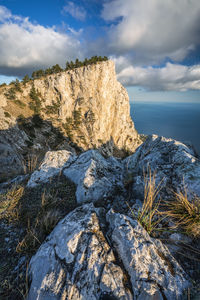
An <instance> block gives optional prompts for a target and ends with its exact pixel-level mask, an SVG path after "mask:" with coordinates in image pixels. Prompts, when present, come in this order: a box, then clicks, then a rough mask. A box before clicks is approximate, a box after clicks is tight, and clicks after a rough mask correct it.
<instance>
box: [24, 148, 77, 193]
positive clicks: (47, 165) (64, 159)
mask: <svg viewBox="0 0 200 300" xmlns="http://www.w3.org/2000/svg"><path fill="white" fill-rule="evenodd" d="M75 159H76V156H75V155H74V154H72V153H71V152H69V151H67V150H58V151H48V152H47V153H46V154H45V157H44V159H43V161H42V163H41V165H40V167H39V169H38V170H36V171H35V172H33V174H32V175H31V178H30V179H29V181H28V184H27V187H29V188H32V187H35V186H36V185H37V184H40V183H45V182H48V181H49V180H50V178H52V177H54V176H56V175H58V174H59V173H60V172H61V171H62V169H63V167H64V166H65V167H67V166H69V165H70V164H71V163H72V162H73V161H74V160H75Z"/></svg>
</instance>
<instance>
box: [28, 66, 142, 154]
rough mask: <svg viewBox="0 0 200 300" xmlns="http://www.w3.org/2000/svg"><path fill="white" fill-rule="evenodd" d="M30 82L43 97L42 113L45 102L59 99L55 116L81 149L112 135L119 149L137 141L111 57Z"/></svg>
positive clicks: (129, 147) (126, 95) (127, 103)
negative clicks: (104, 60) (56, 115)
mask: <svg viewBox="0 0 200 300" xmlns="http://www.w3.org/2000/svg"><path fill="white" fill-rule="evenodd" d="M34 85H35V88H36V90H38V91H39V93H40V94H41V97H42V98H43V99H44V102H43V103H42V107H43V108H44V111H43V112H44V117H46V113H47V111H45V107H47V105H48V106H54V104H55V103H59V105H60V106H59V109H58V118H59V120H60V121H61V123H62V124H66V123H67V125H66V126H65V127H66V128H67V129H66V131H68V132H69V131H70V133H71V135H72V140H73V142H75V143H76V144H77V145H79V146H81V147H83V148H84V149H87V148H91V147H93V146H96V147H99V146H101V145H102V143H107V142H109V141H110V140H111V139H112V140H113V142H114V144H115V145H116V146H117V147H118V148H119V149H122V148H124V149H126V150H130V151H134V150H135V148H136V147H137V146H138V144H139V143H140V141H139V138H138V134H137V132H136V131H135V128H134V124H133V122H132V120H131V118H130V111H129V98H128V94H127V92H126V90H125V88H124V87H123V86H122V85H121V84H120V83H119V82H118V81H117V79H116V74H115V66H114V63H113V62H112V61H107V62H102V63H98V64H96V65H90V66H87V67H81V68H77V69H75V70H71V71H68V72H62V73H59V74H55V75H51V76H48V77H47V78H46V79H45V80H41V79H38V80H35V81H34ZM27 92H29V91H28V89H27V90H25V91H24V94H25V95H26V93H27ZM66 118H67V119H66ZM68 132H66V133H68Z"/></svg>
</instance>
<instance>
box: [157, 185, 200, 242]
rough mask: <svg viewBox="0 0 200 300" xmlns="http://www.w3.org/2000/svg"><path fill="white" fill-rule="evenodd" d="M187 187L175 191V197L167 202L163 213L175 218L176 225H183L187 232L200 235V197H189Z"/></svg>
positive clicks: (195, 235) (196, 235)
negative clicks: (190, 198)
mask: <svg viewBox="0 0 200 300" xmlns="http://www.w3.org/2000/svg"><path fill="white" fill-rule="evenodd" d="M187 195H188V193H187V190H186V188H184V190H183V191H180V192H174V199H173V200H172V201H168V202H166V209H165V211H164V212H162V214H164V215H166V216H168V217H170V218H171V219H173V221H174V223H175V227H181V228H182V229H183V230H184V231H185V232H186V233H187V234H189V235H192V236H194V237H199V236H200V198H199V197H194V198H193V199H192V200H191V201H189V199H188V196H187Z"/></svg>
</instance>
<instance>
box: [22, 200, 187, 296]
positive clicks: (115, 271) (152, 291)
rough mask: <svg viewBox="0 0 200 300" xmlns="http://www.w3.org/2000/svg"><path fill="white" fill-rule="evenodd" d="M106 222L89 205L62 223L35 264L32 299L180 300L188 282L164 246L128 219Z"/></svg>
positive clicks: (32, 266)
mask: <svg viewBox="0 0 200 300" xmlns="http://www.w3.org/2000/svg"><path fill="white" fill-rule="evenodd" d="M107 221H108V222H109V228H108V227H107V223H106V221H105V211H104V209H102V208H95V207H94V206H93V204H92V203H91V204H85V205H83V206H81V207H79V208H77V209H75V210H74V211H72V212H71V213H70V214H69V215H67V216H66V217H65V218H64V219H63V220H62V221H61V222H59V224H58V225H57V226H56V227H55V229H54V230H53V232H52V233H51V234H50V235H49V236H48V238H47V240H46V242H45V243H43V244H42V246H41V247H40V248H39V250H38V252H37V253H36V255H35V256H34V257H33V258H32V259H31V262H30V267H29V274H30V279H31V286H30V290H29V295H28V300H35V299H37V300H39V299H40V300H41V299H42V300H47V299H48V300H49V299H74V300H75V299H76V300H78V299H82V300H83V299H91V300H93V299H95V300H97V299H101V297H102V295H104V294H105V293H106V294H108V295H111V296H113V297H115V299H156V298H151V297H160V298H157V299H169V300H171V299H172V300H173V299H181V298H180V297H181V295H182V292H183V290H184V288H186V287H187V286H188V285H189V282H188V281H187V279H186V274H185V273H184V271H183V270H182V269H181V267H180V266H179V265H178V263H177V262H176V261H175V260H174V259H173V258H172V256H171V255H170V254H169V252H168V251H167V249H166V248H165V247H164V246H163V245H162V243H161V242H159V243H157V242H155V241H154V240H153V239H151V238H150V237H149V235H148V234H147V233H146V231H145V230H144V229H143V228H142V227H141V226H140V225H139V224H138V223H137V222H136V221H133V220H131V219H130V218H128V217H126V216H124V215H121V214H118V213H114V212H113V211H109V213H108V214H107ZM108 229H109V231H110V234H109V236H110V238H108V236H107V234H106V231H108ZM108 239H109V240H110V243H111V244H113V246H114V249H115V251H116V253H117V254H118V255H117V256H116V254H115V251H114V252H113V250H112V248H111V246H110V245H109V243H108V241H107V240H108ZM118 256H119V257H118ZM127 274H129V275H127ZM129 276H130V277H129ZM141 297H143V298H141ZM145 297H146V298H145Z"/></svg>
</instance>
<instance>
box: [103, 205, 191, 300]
mask: <svg viewBox="0 0 200 300" xmlns="http://www.w3.org/2000/svg"><path fill="white" fill-rule="evenodd" d="M107 221H108V222H109V224H110V228H111V240H112V242H113V243H114V247H115V249H116V251H117V253H118V255H119V257H120V258H121V260H122V263H123V265H124V267H125V269H126V270H127V272H128V274H129V275H130V279H131V284H132V289H133V294H134V299H140V300H143V299H149V300H150V299H152V300H153V299H168V300H177V299H182V294H183V291H184V289H186V288H187V287H188V285H189V282H188V280H187V279H186V277H187V276H186V274H185V272H184V271H183V269H182V268H181V267H180V266H179V264H178V263H177V261H176V260H175V259H174V258H173V257H172V255H171V254H170V253H169V251H168V249H167V248H166V247H165V246H164V245H163V244H162V243H161V242H160V241H159V240H155V239H152V238H151V237H150V236H149V234H148V233H147V232H146V231H145V229H144V228H143V227H142V226H141V225H140V224H139V223H138V221H137V220H133V219H131V218H129V217H127V216H125V215H122V214H119V213H114V212H113V210H110V211H109V212H108V213H107Z"/></svg>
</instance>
